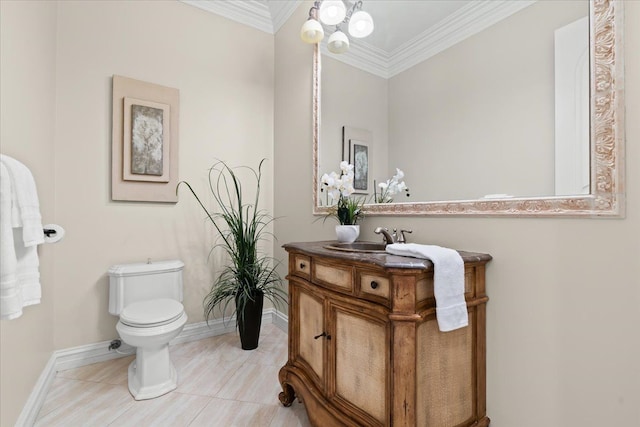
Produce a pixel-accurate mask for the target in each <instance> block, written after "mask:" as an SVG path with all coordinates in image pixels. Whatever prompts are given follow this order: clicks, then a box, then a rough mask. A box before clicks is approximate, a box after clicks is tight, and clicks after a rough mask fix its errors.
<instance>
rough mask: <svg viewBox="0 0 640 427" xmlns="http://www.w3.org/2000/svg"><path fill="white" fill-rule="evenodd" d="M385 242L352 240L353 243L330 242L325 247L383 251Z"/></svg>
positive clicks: (345, 250)
mask: <svg viewBox="0 0 640 427" xmlns="http://www.w3.org/2000/svg"><path fill="white" fill-rule="evenodd" d="M385 246H386V244H385V243H379V242H353V243H331V244H329V245H327V246H325V248H327V249H332V250H334V251H344V252H378V253H384V248H385Z"/></svg>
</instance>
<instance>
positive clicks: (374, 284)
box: [371, 280, 378, 289]
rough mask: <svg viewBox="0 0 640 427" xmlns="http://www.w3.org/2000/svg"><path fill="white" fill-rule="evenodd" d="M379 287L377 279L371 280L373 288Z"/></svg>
mask: <svg viewBox="0 0 640 427" xmlns="http://www.w3.org/2000/svg"><path fill="white" fill-rule="evenodd" d="M377 288H378V282H376V281H375V280H372V281H371V289H377Z"/></svg>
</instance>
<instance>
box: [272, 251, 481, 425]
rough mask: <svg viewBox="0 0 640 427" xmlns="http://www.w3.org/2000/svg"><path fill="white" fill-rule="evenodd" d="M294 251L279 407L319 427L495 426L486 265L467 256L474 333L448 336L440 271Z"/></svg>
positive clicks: (410, 263)
mask: <svg viewBox="0 0 640 427" xmlns="http://www.w3.org/2000/svg"><path fill="white" fill-rule="evenodd" d="M328 243H330V242H310V243H291V244H288V245H285V249H286V250H287V252H288V253H289V274H288V275H287V279H288V281H289V355H288V361H287V363H286V364H285V366H283V367H282V369H281V370H280V373H279V377H280V383H281V385H282V389H283V392H282V393H280V396H279V398H280V401H281V402H282V403H283V404H284V405H285V406H289V405H291V404H292V402H293V401H294V399H296V398H298V399H300V400H301V401H302V402H304V405H305V408H306V410H307V414H308V417H309V420H310V421H311V423H312V424H313V425H314V426H322V427H325V426H429V427H449V426H451V427H454V426H457V427H462V426H487V425H488V424H489V418H487V416H486V404H485V400H486V399H485V383H486V373H485V307H486V302H487V300H488V298H487V296H486V294H485V279H484V277H485V265H486V263H487V262H488V261H489V260H491V256H490V255H486V254H478V253H470V252H460V254H461V255H462V258H463V260H464V262H465V299H466V301H467V308H468V312H469V326H468V327H465V328H461V329H457V330H454V331H451V332H444V333H443V332H440V331H439V329H438V324H437V321H436V317H435V299H434V293H433V265H432V264H431V262H430V261H428V260H421V259H416V258H408V257H401V256H394V255H387V254H385V253H350V252H340V251H334V250H331V249H327V248H325V246H326V245H327V244H328Z"/></svg>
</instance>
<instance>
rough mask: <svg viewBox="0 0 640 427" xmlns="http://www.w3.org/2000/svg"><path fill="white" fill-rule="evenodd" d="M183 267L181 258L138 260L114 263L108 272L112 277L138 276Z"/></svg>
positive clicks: (166, 271)
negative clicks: (129, 262)
mask: <svg viewBox="0 0 640 427" xmlns="http://www.w3.org/2000/svg"><path fill="white" fill-rule="evenodd" d="M183 267H184V263H183V262H182V261H180V260H167V261H152V262H138V263H133V264H117V265H113V266H111V267H109V270H107V274H108V275H109V276H111V277H121V276H136V275H139V274H149V273H168V272H172V271H180V270H182V268H183Z"/></svg>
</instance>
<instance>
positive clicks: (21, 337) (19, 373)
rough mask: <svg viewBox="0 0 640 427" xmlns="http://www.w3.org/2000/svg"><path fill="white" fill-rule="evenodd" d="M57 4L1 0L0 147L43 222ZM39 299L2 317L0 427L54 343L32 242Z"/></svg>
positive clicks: (49, 209) (50, 191)
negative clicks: (28, 180)
mask: <svg viewBox="0 0 640 427" xmlns="http://www.w3.org/2000/svg"><path fill="white" fill-rule="evenodd" d="M56 10H57V7H56V4H55V3H53V2H51V3H46V4H37V3H32V2H24V3H21V4H18V3H14V2H5V1H2V2H0V52H2V59H1V60H0V94H1V96H0V109H1V110H0V151H1V152H2V154H6V155H8V156H11V157H13V158H15V159H17V160H19V161H21V162H22V163H24V164H25V165H26V166H27V167H29V169H30V170H31V171H32V173H33V175H34V177H35V180H36V183H37V188H38V195H39V200H40V212H41V214H42V218H43V221H44V223H45V224H46V223H50V222H51V223H53V222H56V216H55V207H54V203H55V194H54V191H55V185H54V184H55V181H54V168H55V159H56V153H55V150H54V136H55V135H54V134H55V100H56V99H55V93H56V92H55V78H56V74H55V63H56V57H55V53H56V49H55V46H56ZM38 255H39V258H40V282H41V284H42V303H41V304H39V305H34V306H30V307H25V309H24V311H23V315H22V316H21V317H19V318H17V319H15V320H3V321H0V399H1V400H0V425H2V426H9V425H13V422H14V421H15V419H16V418H17V417H18V415H19V414H20V411H21V410H22V406H23V405H24V402H25V401H26V399H27V397H28V396H29V393H31V390H32V388H33V385H34V384H35V382H36V380H37V379H38V377H39V376H40V372H42V369H43V368H44V366H45V364H46V363H47V361H48V360H49V357H50V356H51V353H52V352H53V349H54V344H53V306H54V302H53V295H54V293H55V289H54V271H55V265H54V261H55V260H56V257H57V254H56V247H55V246H54V245H42V246H39V247H38Z"/></svg>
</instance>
